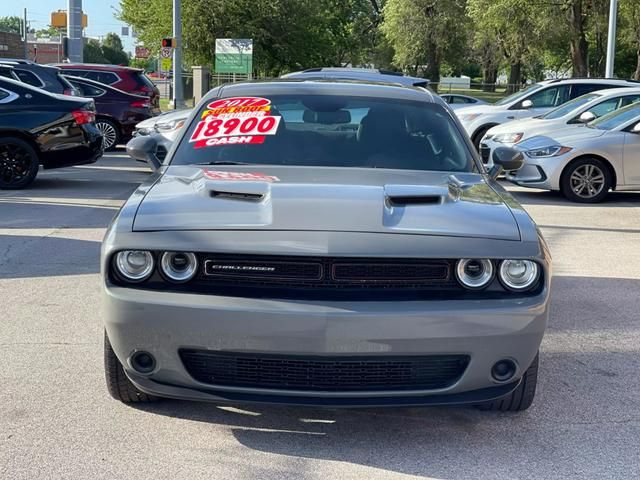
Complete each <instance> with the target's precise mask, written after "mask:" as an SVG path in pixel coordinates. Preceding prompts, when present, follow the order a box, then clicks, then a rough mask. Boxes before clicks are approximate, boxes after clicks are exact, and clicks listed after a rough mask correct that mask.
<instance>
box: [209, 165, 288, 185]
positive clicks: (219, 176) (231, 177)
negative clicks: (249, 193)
mask: <svg viewBox="0 0 640 480" xmlns="http://www.w3.org/2000/svg"><path fill="white" fill-rule="evenodd" d="M202 174H203V175H204V176H205V178H208V179H209V180H223V181H231V182H233V181H236V182H237V181H239V182H269V183H273V182H279V181H280V179H279V178H278V177H274V176H273V175H266V174H264V173H257V172H225V171H219V170H209V169H206V168H205V169H203V170H202Z"/></svg>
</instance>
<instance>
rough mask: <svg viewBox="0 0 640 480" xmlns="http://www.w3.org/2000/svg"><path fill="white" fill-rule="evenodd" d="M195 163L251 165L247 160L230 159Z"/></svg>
mask: <svg viewBox="0 0 640 480" xmlns="http://www.w3.org/2000/svg"><path fill="white" fill-rule="evenodd" d="M196 165H253V164H252V163H247V162H233V161H231V160H215V161H213V162H204V163H196Z"/></svg>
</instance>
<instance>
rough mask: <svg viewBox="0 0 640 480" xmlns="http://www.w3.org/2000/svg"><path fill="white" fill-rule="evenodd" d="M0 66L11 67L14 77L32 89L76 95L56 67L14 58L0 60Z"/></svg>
mask: <svg viewBox="0 0 640 480" xmlns="http://www.w3.org/2000/svg"><path fill="white" fill-rule="evenodd" d="M0 65H6V66H8V67H11V68H12V69H13V74H15V77H17V78H18V79H19V80H20V81H21V82H24V83H26V84H27V85H31V86H32V87H37V88H42V89H43V90H46V91H47V92H51V93H61V94H63V95H71V96H74V95H77V94H78V92H77V91H76V90H75V89H74V88H73V86H72V85H71V84H70V83H69V82H67V81H66V80H65V78H64V77H63V76H62V71H61V70H60V69H59V68H57V67H52V66H50V65H41V64H39V63H35V62H32V61H30V60H21V59H14V58H0Z"/></svg>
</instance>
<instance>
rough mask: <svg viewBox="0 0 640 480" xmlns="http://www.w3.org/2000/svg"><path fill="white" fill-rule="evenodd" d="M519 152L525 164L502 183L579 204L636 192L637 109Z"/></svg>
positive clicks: (528, 143)
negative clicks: (548, 192) (561, 196)
mask: <svg viewBox="0 0 640 480" xmlns="http://www.w3.org/2000/svg"><path fill="white" fill-rule="evenodd" d="M517 147H518V148H519V149H521V150H522V151H523V152H524V155H525V159H526V160H525V164H524V166H523V167H522V168H521V169H519V170H518V171H513V172H508V174H507V175H506V178H507V180H509V181H511V182H513V183H516V184H518V185H521V186H523V187H532V188H542V189H545V190H559V191H561V192H562V193H563V194H564V195H565V196H566V197H567V198H568V199H569V200H572V201H574V202H582V203H595V202H600V201H602V200H603V199H604V198H605V197H606V196H607V194H608V193H609V191H610V190H612V189H613V190H640V161H638V159H640V103H634V104H632V105H629V106H627V107H624V108H621V109H619V110H616V111H614V112H611V113H609V114H607V115H604V116H602V117H600V118H598V119H597V120H594V121H592V122H590V123H588V124H587V125H586V126H583V127H580V128H566V129H560V130H558V131H557V132H555V133H553V134H551V135H540V136H536V137H532V138H530V139H528V140H525V141H523V142H521V143H519V144H518V145H517Z"/></svg>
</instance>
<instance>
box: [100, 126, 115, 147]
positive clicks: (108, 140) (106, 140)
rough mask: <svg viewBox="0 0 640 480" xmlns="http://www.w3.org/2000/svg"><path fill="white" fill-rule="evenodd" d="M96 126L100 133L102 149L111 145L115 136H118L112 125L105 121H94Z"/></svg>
mask: <svg viewBox="0 0 640 480" xmlns="http://www.w3.org/2000/svg"><path fill="white" fill-rule="evenodd" d="M96 127H97V128H98V130H100V133H101V134H102V149H103V150H107V149H109V148H111V147H113V145H114V144H115V143H116V138H118V133H117V132H116V129H115V128H114V126H113V125H111V124H110V123H106V122H96Z"/></svg>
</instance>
